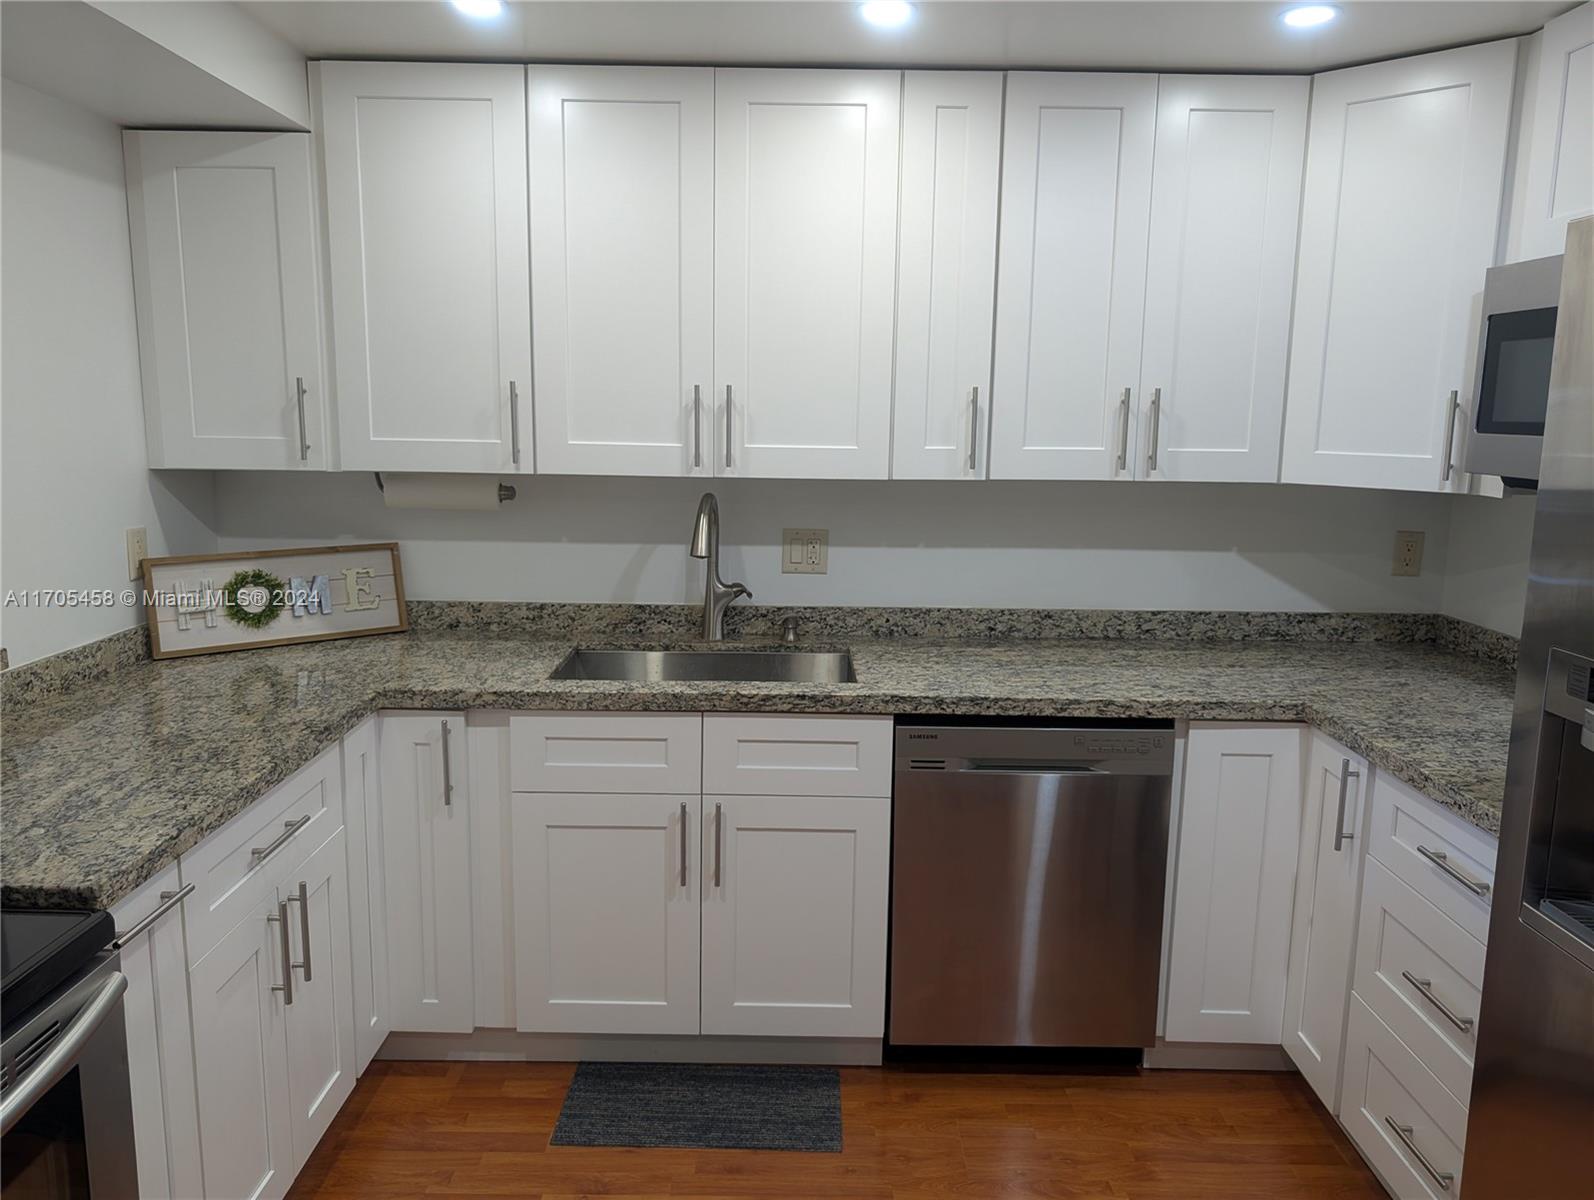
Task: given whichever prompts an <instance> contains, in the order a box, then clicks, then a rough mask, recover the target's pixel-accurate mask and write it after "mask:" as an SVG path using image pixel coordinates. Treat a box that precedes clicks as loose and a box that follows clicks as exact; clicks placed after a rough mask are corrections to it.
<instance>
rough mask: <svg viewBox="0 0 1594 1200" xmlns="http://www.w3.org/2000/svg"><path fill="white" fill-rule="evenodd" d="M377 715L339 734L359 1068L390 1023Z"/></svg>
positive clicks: (350, 947) (373, 1050)
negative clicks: (340, 737) (341, 752)
mask: <svg viewBox="0 0 1594 1200" xmlns="http://www.w3.org/2000/svg"><path fill="white" fill-rule="evenodd" d="M378 745H379V743H378V737H377V718H376V717H374V716H373V717H369V718H367V719H366V720H364V721H361V722H360V724H359V725H358V726H356V727H355V728H354V729H353V730H352V731H351V732H350V733H349V734H348V735H347V736H346V737H345V738H344V739H343V815H344V822H345V824H344V828H345V830H346V831H347V834H348V838H347V843H346V845H345V850H346V852H347V855H348V860H349V968H350V973H351V974H350V984H349V990H350V993H351V996H352V999H353V1004H354V1050H355V1069H356V1070H357V1071H362V1072H363V1071H364V1070H365V1068H366V1066H367V1064H369V1063H370V1061H371V1059H372V1057H373V1056H374V1055H375V1054H376V1051H377V1048H378V1047H379V1046H381V1044H382V1039H383V1038H385V1037H387V1035H388V1031H389V1030H390V1029H391V1028H392V1020H391V1017H390V1014H389V1012H388V1004H387V879H386V872H385V871H384V870H383V869H382V764H381V760H380V756H379V754H378Z"/></svg>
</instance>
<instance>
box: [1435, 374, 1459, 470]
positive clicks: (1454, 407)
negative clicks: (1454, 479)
mask: <svg viewBox="0 0 1594 1200" xmlns="http://www.w3.org/2000/svg"><path fill="white" fill-rule="evenodd" d="M1445 408H1446V410H1447V411H1448V415H1447V417H1446V419H1445V473H1444V474H1443V475H1441V476H1439V480H1440V482H1441V483H1448V482H1449V481H1450V476H1451V474H1452V473H1453V472H1454V471H1455V469H1456V463H1455V453H1456V414H1457V413H1459V412H1460V411H1461V400H1460V393H1459V392H1455V391H1452V392H1451V393H1450V399H1449V400H1448V401H1446V402H1445Z"/></svg>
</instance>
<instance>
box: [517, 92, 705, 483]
mask: <svg viewBox="0 0 1594 1200" xmlns="http://www.w3.org/2000/svg"><path fill="white" fill-rule="evenodd" d="M526 127H527V129H528V130H529V136H530V139H531V147H530V153H529V162H530V169H531V281H532V306H531V312H532V322H533V329H532V332H533V335H534V336H533V338H532V346H533V353H534V358H535V365H536V370H537V404H536V409H537V419H536V426H537V470H538V471H541V472H545V473H547V472H552V473H556V474H578V475H712V474H713V473H714V465H713V464H714V429H715V423H714V419H713V412H712V411H711V406H712V404H713V396H712V391H713V382H714V375H713V371H714V72H713V71H712V70H710V69H709V68H706V67H553V66H550V67H531V68H530V69H529V70H528V72H527V112H526Z"/></svg>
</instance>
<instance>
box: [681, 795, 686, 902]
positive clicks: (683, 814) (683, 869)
mask: <svg viewBox="0 0 1594 1200" xmlns="http://www.w3.org/2000/svg"><path fill="white" fill-rule="evenodd" d="M681 886H682V887H685V886H686V801H685V800H682V801H681Z"/></svg>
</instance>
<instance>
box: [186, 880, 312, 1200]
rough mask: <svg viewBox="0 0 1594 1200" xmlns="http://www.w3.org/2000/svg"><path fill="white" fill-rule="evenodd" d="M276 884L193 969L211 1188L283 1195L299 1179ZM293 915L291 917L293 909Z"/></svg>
mask: <svg viewBox="0 0 1594 1200" xmlns="http://www.w3.org/2000/svg"><path fill="white" fill-rule="evenodd" d="M277 913H278V907H277V896H276V893H275V892H273V893H272V894H271V895H270V896H269V897H268V898H267V899H266V900H264V901H262V902H261V903H260V904H259V905H258V906H256V908H255V909H254V910H253V911H252V912H250V913H248V914H247V915H246V916H245V917H244V918H243V920H241V921H240V922H239V923H238V924H237V925H236V926H235V927H234V928H233V929H232V930H231V931H230V932H229V933H227V934H225V935H224V936H223V937H222V939H221V940H220V941H219V942H217V943H216V945H215V946H214V947H213V948H212V949H211V951H210V952H209V953H208V954H206V955H205V957H204V958H202V959H200V960H199V961H198V962H197V963H195V964H194V967H193V970H192V971H190V972H189V978H188V982H189V987H190V989H191V992H192V995H193V1011H194V1063H195V1067H196V1073H197V1077H198V1083H199V1113H200V1116H199V1139H200V1147H201V1150H202V1153H203V1159H204V1170H205V1195H207V1196H217V1197H221V1196H225V1197H227V1198H228V1200H233V1198H234V1197H237V1198H239V1200H276V1198H277V1197H281V1196H283V1195H286V1194H287V1191H288V1185H289V1184H290V1183H292V1182H293V1176H294V1170H295V1159H294V1156H293V1135H292V1132H291V1131H292V1120H291V1106H290V1104H289V1101H288V1054H287V1037H286V1015H287V1010H286V1008H285V1007H284V1005H283V998H284V996H285V994H286V993H284V992H282V991H280V990H279V989H280V988H282V986H283V977H284V968H285V967H286V965H287V962H286V960H287V959H288V953H287V952H286V950H287V946H286V943H285V942H284V941H283V939H284V938H285V937H286V936H287V927H286V926H285V925H284V924H283V923H282V922H281V921H280V920H279V919H278V916H277ZM290 920H291V917H290Z"/></svg>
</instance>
